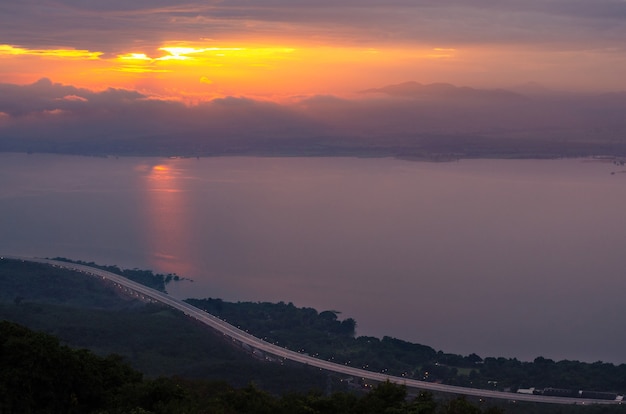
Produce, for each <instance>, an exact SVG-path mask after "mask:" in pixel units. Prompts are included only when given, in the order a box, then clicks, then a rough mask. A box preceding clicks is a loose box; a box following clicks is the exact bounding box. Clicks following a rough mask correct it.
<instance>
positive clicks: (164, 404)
mask: <svg viewBox="0 0 626 414" xmlns="http://www.w3.org/2000/svg"><path fill="white" fill-rule="evenodd" d="M120 294H121V293H120V292H119V291H118V290H117V289H116V288H115V286H114V285H113V284H107V283H106V282H103V281H102V280H101V279H99V278H91V277H86V276H85V274H82V273H77V272H73V271H69V270H67V269H61V268H57V267H52V266H48V265H43V264H37V263H30V262H21V261H15V260H0V320H5V322H2V323H1V324H0V413H3V414H4V413H14V412H15V413H17V412H20V413H22V412H31V413H40V412H41V413H44V412H68V413H72V412H81V413H90V412H94V413H102V414H106V413H131V412H135V413H170V412H171V413H196V412H197V413H200V412H217V413H220V412H223V413H247V412H250V413H257V412H259V413H263V412H272V413H283V412H284V413H300V412H302V413H304V412H306V413H369V412H372V413H374V412H376V413H386V412H388V413H405V412H406V413H409V412H410V413H418V412H419V413H435V414H440V413H476V414H478V413H480V412H490V413H497V412H502V410H504V411H506V412H508V413H513V414H517V413H520V414H521V413H537V414H543V413H553V412H562V413H581V414H587V413H593V414H595V413H596V412H597V413H623V412H624V409H625V408H626V405H624V406H611V407H607V406H593V407H580V406H571V407H569V406H568V407H563V406H558V407H556V406H551V405H541V404H521V403H510V402H495V403H487V402H481V401H480V400H477V399H464V398H452V399H450V397H448V396H441V395H431V394H429V393H421V394H418V395H413V396H410V397H408V398H407V394H406V390H405V389H404V388H403V387H398V386H394V385H391V384H381V385H379V386H378V387H376V388H374V390H373V391H372V392H370V393H369V394H367V395H364V394H363V389H362V388H361V387H360V384H358V383H353V382H352V381H345V380H346V378H341V377H338V376H336V375H329V374H327V373H325V372H322V371H320V370H317V369H313V368H310V367H305V366H299V365H296V364H293V365H290V364H286V365H280V364H276V363H268V362H265V361H259V360H257V359H255V358H253V357H252V356H251V355H250V353H249V352H248V351H246V350H245V349H244V352H242V348H241V347H239V346H238V345H236V344H234V343H233V342H232V341H228V340H224V338H223V337H222V336H220V335H215V334H214V332H213V331H212V330H210V329H208V328H207V327H206V326H204V325H201V324H199V323H197V322H196V321H193V320H191V319H189V318H187V317H185V316H184V315H183V314H182V313H180V312H177V311H175V310H172V309H170V308H167V307H164V306H160V305H155V304H146V303H143V302H140V301H138V300H136V299H132V298H129V297H126V296H123V295H122V296H120ZM190 301H191V302H196V304H198V305H203V307H205V308H207V309H210V310H211V311H212V312H214V313H216V314H220V315H222V317H223V318H225V319H227V320H228V321H230V322H231V323H233V324H235V325H240V326H241V327H242V328H244V329H248V330H250V331H252V332H253V331H254V330H255V329H259V330H260V332H263V334H260V336H264V335H265V336H266V337H267V339H268V340H270V341H278V342H279V343H280V344H282V345H287V346H288V347H291V348H293V349H296V350H300V351H302V350H303V349H304V351H303V352H308V353H310V354H316V353H318V354H319V355H318V356H319V357H322V358H326V357H328V358H329V359H330V358H333V359H334V360H335V361H337V362H342V361H344V360H345V361H346V363H347V362H348V361H350V362H349V363H350V364H352V365H355V366H358V364H359V362H360V360H359V358H363V361H368V364H370V366H368V367H367V368H368V369H372V370H378V369H380V370H384V369H386V370H388V371H386V372H390V373H394V374H395V373H400V374H402V373H405V375H417V376H419V375H425V372H429V374H428V379H429V380H439V378H446V381H449V382H451V383H463V381H466V382H467V381H470V382H471V383H472V385H479V384H480V383H481V381H482V382H483V383H484V384H486V385H485V386H486V387H491V388H493V387H494V383H493V382H489V381H498V384H497V388H502V387H508V385H506V384H507V382H506V381H509V382H508V383H516V384H521V385H520V386H524V387H526V386H528V385H526V383H532V384H531V385H532V386H536V387H542V386H552V387H561V388H566V387H569V386H572V387H573V386H574V384H580V383H587V384H590V385H591V384H596V385H594V386H593V387H592V386H586V387H583V388H584V389H587V390H591V389H598V390H601V391H619V390H621V389H623V388H619V387H617V386H616V387H615V388H613V387H614V386H615V384H618V383H620V382H619V381H622V382H621V383H623V381H624V379H623V378H624V374H623V371H624V368H625V366H624V365H620V366H619V367H615V366H613V365H611V364H602V363H596V364H580V363H578V362H571V361H561V362H554V361H551V360H547V359H544V358H538V359H537V360H536V361H535V362H533V363H521V362H519V361H517V360H514V359H504V358H485V359H484V360H482V359H481V358H480V357H478V356H477V355H474V354H472V355H469V356H465V357H462V356H459V355H453V354H445V353H443V352H441V351H439V352H437V351H435V350H433V349H432V348H430V347H427V346H424V345H417V344H411V343H408V342H405V341H401V340H398V339H395V338H389V337H385V338H383V339H378V338H372V337H359V338H355V337H354V333H355V326H356V322H355V321H354V320H352V319H346V320H340V319H339V318H338V313H337V312H335V311H324V312H317V311H316V310H314V309H310V308H304V309H300V308H297V307H295V306H294V305H293V304H290V303H289V304H285V303H278V304H269V303H247V302H244V303H229V302H224V301H221V300H219V299H205V300H202V301H197V300H196V301H194V300H190ZM238 318H241V320H238ZM6 321H13V322H18V323H20V324H22V325H26V326H28V327H29V328H30V329H35V330H39V331H44V332H45V333H32V332H31V333H27V330H26V329H25V328H22V327H19V326H16V325H15V324H14V323H9V322H6ZM49 334H53V335H54V336H55V338H51V337H50V336H49ZM56 338H59V339H56ZM68 346H71V347H73V348H88V349H90V350H91V351H93V352H95V354H96V355H99V356H96V355H94V354H91V352H88V351H85V350H73V349H70V348H69V347H68ZM111 354H113V355H111ZM117 355H119V356H117ZM130 367H132V368H130ZM373 367H374V368H373ZM426 370H429V371H426ZM139 372H142V374H140V373H139ZM452 373H455V375H456V376H453V375H451V374H452ZM454 381H456V382H454ZM503 383H504V385H503ZM251 384H254V385H251ZM541 384H547V385H541ZM322 390H323V391H322ZM348 391H349V392H348ZM494 404H497V405H494Z"/></svg>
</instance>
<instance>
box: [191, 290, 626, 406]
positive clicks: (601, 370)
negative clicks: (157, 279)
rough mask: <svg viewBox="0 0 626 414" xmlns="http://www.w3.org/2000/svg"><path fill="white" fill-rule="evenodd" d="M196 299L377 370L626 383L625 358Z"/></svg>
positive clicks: (539, 382)
mask: <svg viewBox="0 0 626 414" xmlns="http://www.w3.org/2000/svg"><path fill="white" fill-rule="evenodd" d="M187 302H189V303H190V304H192V305H194V306H196V307H198V308H200V309H204V310H206V311H207V312H210V313H212V314H214V315H217V316H219V317H220V318H222V319H224V320H226V321H228V322H230V323H232V324H234V325H236V326H239V327H241V328H242V329H245V330H248V331H249V332H251V333H253V334H254V335H256V336H258V337H261V338H264V339H266V340H267V341H269V342H272V343H276V344H279V345H281V346H285V347H287V348H290V349H292V350H295V351H299V352H306V353H308V354H310V355H314V356H317V357H319V358H322V359H326V360H332V361H334V362H338V363H341V364H348V365H352V366H355V367H359V368H365V369H368V370H371V371H377V372H385V373H389V374H392V375H396V376H406V377H411V378H416V379H421V380H427V381H440V382H444V383H447V384H452V385H462V386H469V387H476V388H488V389H494V388H495V389H507V390H512V391H516V390H517V389H518V388H529V387H536V388H547V387H553V388H568V389H572V390H581V389H583V390H588V391H592V390H595V391H611V392H616V393H620V394H621V393H624V392H625V391H626V364H622V365H619V366H615V365H613V364H608V363H602V362H597V363H593V364H589V363H582V362H578V361H559V362H555V361H552V360H550V359H545V358H541V357H539V358H537V359H535V361H533V362H521V361H519V360H517V359H515V358H512V359H507V358H491V357H490V358H485V359H482V358H481V357H479V356H478V355H476V354H470V355H468V356H461V355H455V354H447V353H444V352H441V351H435V350H434V349H432V348H431V347H428V346H425V345H418V344H413V343H409V342H406V341H402V340H400V339H396V338H390V337H387V336H386V337H383V338H382V339H378V338H374V337H364V336H361V337H355V335H354V328H355V325H356V323H355V322H354V320H352V319H346V320H343V321H341V320H339V318H338V316H337V312H333V311H324V312H320V313H318V312H317V311H316V310H315V309H311V308H298V307H296V306H294V305H293V304H292V303H288V304H285V303H283V302H281V303H278V304H274V303H253V302H238V303H232V302H225V301H223V300H220V299H211V298H209V299H202V300H200V299H188V300H187Z"/></svg>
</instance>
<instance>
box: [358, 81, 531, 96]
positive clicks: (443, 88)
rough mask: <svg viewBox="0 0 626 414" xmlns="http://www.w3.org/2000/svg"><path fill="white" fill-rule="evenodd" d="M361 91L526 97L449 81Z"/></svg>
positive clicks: (388, 93)
mask: <svg viewBox="0 0 626 414" xmlns="http://www.w3.org/2000/svg"><path fill="white" fill-rule="evenodd" d="M361 93H381V94H386V95H389V96H395V97H406V98H422V97H424V98H425V97H427V98H454V99H498V100H502V99H506V100H520V101H521V100H525V99H526V98H525V97H524V96H523V95H521V94H519V93H515V92H512V91H508V90H505V89H474V88H470V87H467V86H455V85H452V84H450V83H430V84H422V83H419V82H413V81H411V82H404V83H398V84H395V85H387V86H383V87H381V88H372V89H366V90H363V91H361Z"/></svg>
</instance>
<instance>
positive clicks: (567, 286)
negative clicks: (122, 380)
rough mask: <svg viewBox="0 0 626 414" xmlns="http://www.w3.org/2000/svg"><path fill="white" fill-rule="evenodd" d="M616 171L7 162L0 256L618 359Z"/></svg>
mask: <svg viewBox="0 0 626 414" xmlns="http://www.w3.org/2000/svg"><path fill="white" fill-rule="evenodd" d="M622 170H626V167H623V166H621V167H620V166H616V165H614V164H612V163H611V162H601V161H597V160H461V161H457V162H449V163H429V162H411V161H402V160H396V159H384V158H381V159H357V158H255V157H222V158H202V159H195V158H192V159H164V158H90V157H78V156H62V155H42V154H32V155H27V154H9V153H4V154H0V226H1V227H0V253H1V254H17V255H27V256H28V255H30V256H42V257H54V256H63V257H68V258H72V259H80V260H86V261H95V262H97V263H100V264H117V265H119V266H122V267H129V268H134V267H138V268H148V269H152V270H155V271H158V272H175V273H177V274H179V275H180V276H183V277H187V278H191V279H193V282H179V283H176V284H173V285H170V286H169V287H168V291H169V292H170V293H172V294H173V295H175V296H177V297H180V298H184V297H199V298H202V297H220V298H223V299H225V300H231V301H274V302H277V301H285V302H293V303H294V304H295V305H297V306H309V307H314V308H316V309H318V310H320V311H321V310H326V309H330V310H337V311H341V312H342V313H341V315H340V317H342V318H343V317H353V318H355V319H356V320H357V323H358V326H357V331H358V334H359V335H373V336H378V337H382V336H383V335H389V336H394V337H397V338H401V339H405V340H409V341H412V342H417V343H422V344H426V345H430V346H432V347H434V348H435V349H437V350H443V351H445V352H454V353H460V354H463V355H467V354H469V353H471V352H476V353H477V354H479V355H480V356H482V357H486V356H505V357H517V358H518V359H521V360H532V359H534V358H535V357H537V356H540V355H541V356H544V357H546V358H553V359H565V358H566V359H576V360H581V361H589V362H593V361H597V360H602V361H607V362H615V363H623V362H626V354H625V353H624V349H626V330H624V329H623V325H622V323H623V317H624V315H626V301H625V300H624V293H625V292H626V277H625V276H626V274H625V273H626V272H625V270H626V254H625V253H624V251H625V249H626V219H625V214H624V212H625V211H626V174H624V173H621V171H622ZM612 172H614V173H615V174H611V173H612Z"/></svg>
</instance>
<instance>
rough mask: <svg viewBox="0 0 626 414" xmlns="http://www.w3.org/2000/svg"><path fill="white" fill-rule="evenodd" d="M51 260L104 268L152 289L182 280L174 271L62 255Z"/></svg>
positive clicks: (163, 288)
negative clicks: (129, 266)
mask: <svg viewBox="0 0 626 414" xmlns="http://www.w3.org/2000/svg"><path fill="white" fill-rule="evenodd" d="M53 260H59V261H61V262H68V263H76V264H81V265H85V266H90V267H95V268H97V269H101V270H106V271H107V272H111V273H115V274H116V275H120V276H124V277H125V278H127V279H130V280H132V281H134V282H137V283H141V284H142V285H144V286H148V287H150V288H152V289H156V290H158V291H160V292H166V290H165V285H167V284H168V283H170V282H172V281H175V282H178V281H180V280H182V278H181V277H180V276H178V275H177V274H175V273H168V274H166V275H164V274H161V273H154V272H152V271H151V270H141V269H121V268H119V267H118V266H114V265H99V264H96V263H94V262H83V261H82V260H70V259H66V258H64V257H55V258H54V259H53Z"/></svg>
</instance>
